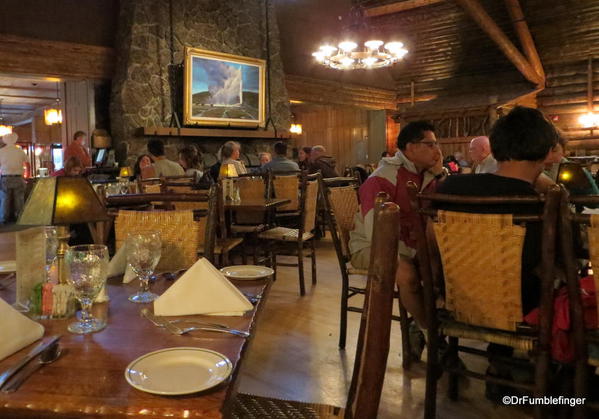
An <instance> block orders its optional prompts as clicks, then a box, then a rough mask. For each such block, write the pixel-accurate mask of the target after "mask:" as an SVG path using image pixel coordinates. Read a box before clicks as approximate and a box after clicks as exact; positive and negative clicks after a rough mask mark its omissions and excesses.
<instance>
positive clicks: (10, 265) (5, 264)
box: [0, 260, 17, 273]
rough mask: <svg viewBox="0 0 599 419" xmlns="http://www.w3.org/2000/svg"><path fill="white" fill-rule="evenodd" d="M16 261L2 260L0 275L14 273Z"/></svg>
mask: <svg viewBox="0 0 599 419" xmlns="http://www.w3.org/2000/svg"><path fill="white" fill-rule="evenodd" d="M16 271H17V261H16V260H4V261H1V262H0V273H6V272H16Z"/></svg>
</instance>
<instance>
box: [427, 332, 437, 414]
mask: <svg viewBox="0 0 599 419" xmlns="http://www.w3.org/2000/svg"><path fill="white" fill-rule="evenodd" d="M432 323H436V321H434V320H433V322H432ZM427 344H428V346H427V351H426V357H427V359H426V389H425V396H424V419H434V418H435V417H436V416H437V380H438V378H439V372H440V370H439V333H438V331H437V325H436V324H431V325H429V328H428V342H427Z"/></svg>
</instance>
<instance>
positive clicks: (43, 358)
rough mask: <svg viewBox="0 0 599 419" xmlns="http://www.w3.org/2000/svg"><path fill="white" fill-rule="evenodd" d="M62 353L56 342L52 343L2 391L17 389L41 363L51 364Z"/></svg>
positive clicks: (10, 391)
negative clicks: (35, 361) (31, 365)
mask: <svg viewBox="0 0 599 419" xmlns="http://www.w3.org/2000/svg"><path fill="white" fill-rule="evenodd" d="M61 353H62V349H61V347H60V346H59V345H58V344H55V345H52V346H51V347H50V348H48V350H46V351H44V352H42V353H41V354H40V356H39V358H38V359H37V363H35V364H34V365H33V367H30V368H28V369H26V370H24V371H22V372H21V373H20V374H18V375H17V376H16V377H14V378H13V379H12V380H11V381H10V382H9V383H8V385H7V386H6V387H5V388H3V389H2V392H3V393H12V392H14V391H17V390H18V389H19V387H21V384H23V382H24V381H25V380H26V379H27V378H29V377H30V376H31V375H32V374H33V373H34V372H36V371H37V370H39V369H40V368H41V367H42V366H43V365H47V364H51V363H53V362H54V361H56V360H57V359H58V358H60V354H61Z"/></svg>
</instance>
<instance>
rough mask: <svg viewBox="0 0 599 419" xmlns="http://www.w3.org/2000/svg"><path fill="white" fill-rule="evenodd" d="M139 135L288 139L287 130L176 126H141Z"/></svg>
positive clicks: (138, 130)
mask: <svg viewBox="0 0 599 419" xmlns="http://www.w3.org/2000/svg"><path fill="white" fill-rule="evenodd" d="M137 135H138V136H160V137H209V138H237V139H243V138H253V139H263V140H288V139H289V138H290V137H289V134H288V132H287V131H282V132H277V133H276V134H275V132H274V131H273V130H242V129H222V128H176V127H140V128H138V129H137Z"/></svg>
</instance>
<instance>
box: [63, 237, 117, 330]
mask: <svg viewBox="0 0 599 419" xmlns="http://www.w3.org/2000/svg"><path fill="white" fill-rule="evenodd" d="M65 259H66V262H67V266H68V268H69V270H70V272H69V275H67V281H68V283H69V284H70V285H72V286H73V289H74V291H75V298H77V300H78V301H79V303H81V317H80V320H79V321H77V322H75V323H71V324H70V325H69V327H68V330H69V332H72V333H78V334H86V333H93V332H97V331H99V330H102V329H104V327H106V322H105V321H104V320H101V319H96V318H94V317H93V316H92V315H91V307H92V304H93V302H94V299H95V298H96V297H97V296H98V293H99V292H100V290H102V287H103V286H104V284H105V283H106V277H107V276H108V248H107V247H106V246H104V245H99V244H85V245H81V246H73V247H70V248H69V249H68V250H67V252H66V255H65Z"/></svg>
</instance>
